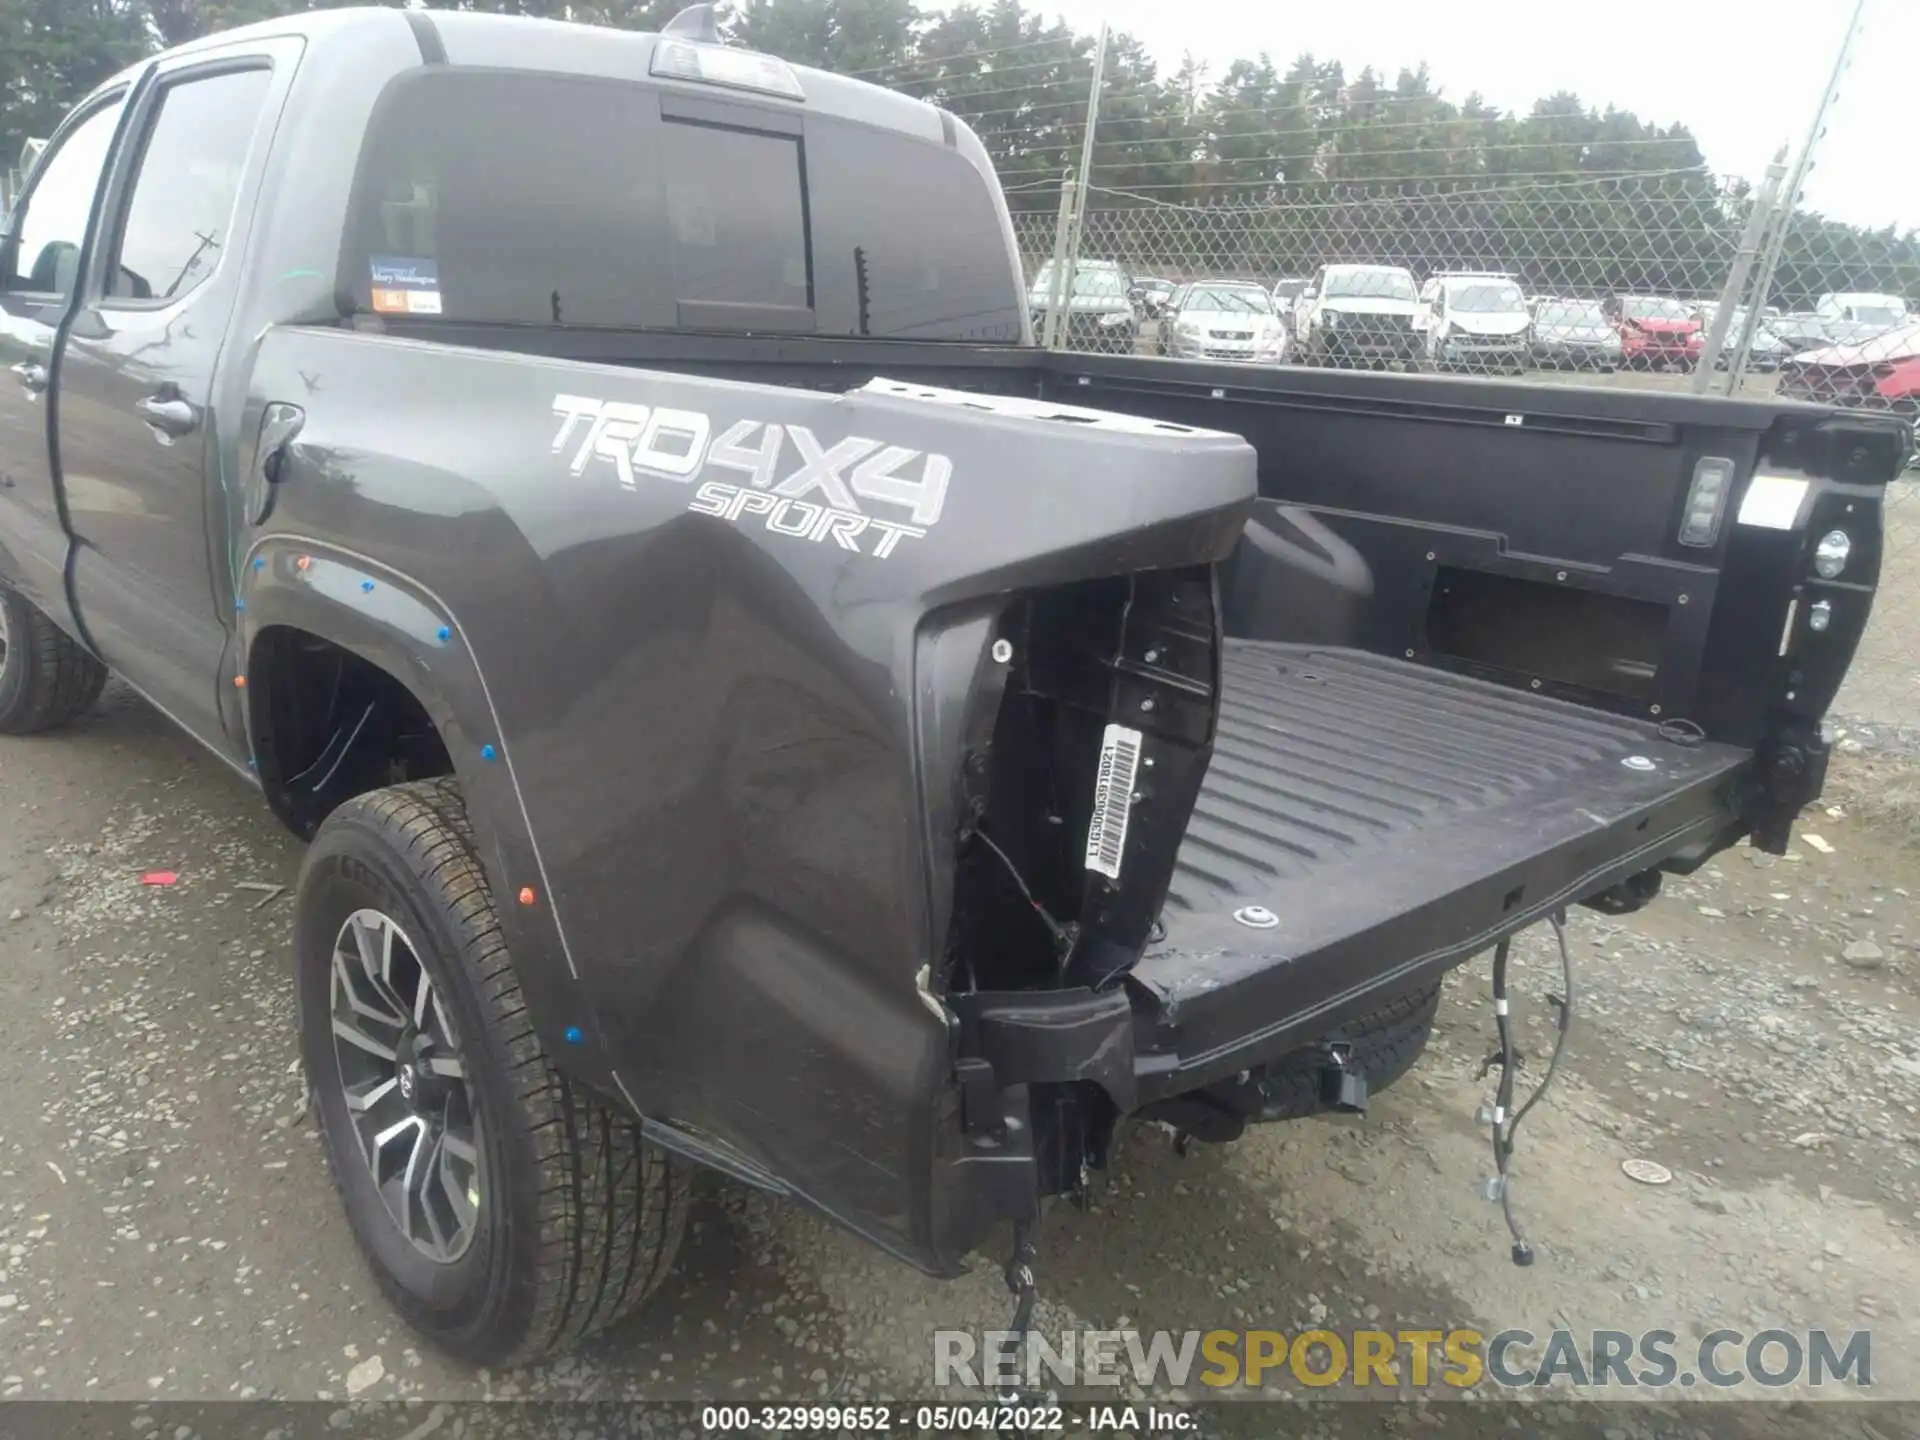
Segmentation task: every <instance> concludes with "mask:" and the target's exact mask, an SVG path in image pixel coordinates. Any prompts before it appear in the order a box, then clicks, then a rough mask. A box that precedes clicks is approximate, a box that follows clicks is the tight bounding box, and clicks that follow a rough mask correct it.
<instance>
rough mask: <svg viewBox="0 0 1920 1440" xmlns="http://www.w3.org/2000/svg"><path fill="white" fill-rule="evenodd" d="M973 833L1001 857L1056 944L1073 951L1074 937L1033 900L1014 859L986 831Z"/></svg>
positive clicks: (1001, 860)
mask: <svg viewBox="0 0 1920 1440" xmlns="http://www.w3.org/2000/svg"><path fill="white" fill-rule="evenodd" d="M973 833H974V837H975V838H976V839H977V840H979V841H980V843H981V844H982V845H985V846H986V847H987V848H988V849H989V850H991V851H992V852H993V853H994V854H996V855H998V856H999V857H1000V863H1001V864H1002V865H1004V866H1006V867H1007V874H1009V875H1011V876H1012V877H1013V883H1014V884H1015V885H1018V886H1019V887H1020V893H1021V894H1022V895H1024V896H1025V897H1026V901H1027V904H1029V905H1031V906H1032V907H1033V913H1034V914H1036V915H1038V916H1039V917H1040V923H1041V924H1043V925H1045V926H1046V927H1047V929H1048V930H1050V931H1052V932H1053V938H1054V942H1055V943H1056V944H1057V945H1059V946H1060V948H1061V949H1062V950H1063V951H1065V950H1069V949H1071V948H1072V947H1073V937H1072V936H1071V935H1069V934H1068V933H1067V931H1066V927H1065V926H1063V925H1062V924H1061V923H1060V922H1059V921H1058V920H1056V919H1054V918H1053V916H1052V915H1050V914H1048V913H1047V907H1046V906H1044V905H1042V904H1041V903H1040V902H1039V901H1038V900H1036V899H1034V898H1033V891H1031V890H1029V889H1028V888H1027V882H1026V880H1025V879H1024V878H1022V876H1021V874H1020V867H1019V866H1018V865H1015V864H1014V863H1013V860H1012V858H1011V857H1010V856H1008V854H1007V852H1006V851H1004V850H1002V849H1001V848H1000V847H999V846H998V845H996V844H994V843H993V837H992V836H991V835H989V834H987V832H986V831H984V830H976V831H974V832H973Z"/></svg>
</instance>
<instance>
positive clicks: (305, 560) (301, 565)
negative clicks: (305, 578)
mask: <svg viewBox="0 0 1920 1440" xmlns="http://www.w3.org/2000/svg"><path fill="white" fill-rule="evenodd" d="M293 563H294V568H296V569H299V570H304V569H306V568H307V567H308V566H309V565H311V564H313V557H312V556H311V555H302V556H301V557H300V558H299V559H298V560H296V561H294V562H293Z"/></svg>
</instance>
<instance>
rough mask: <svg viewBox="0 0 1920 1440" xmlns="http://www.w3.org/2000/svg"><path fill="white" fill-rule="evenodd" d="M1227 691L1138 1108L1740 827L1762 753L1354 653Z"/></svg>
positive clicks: (1311, 650)
mask: <svg viewBox="0 0 1920 1440" xmlns="http://www.w3.org/2000/svg"><path fill="white" fill-rule="evenodd" d="M1223 672H1224V673H1223V682H1224V684H1223V691H1224V697H1223V701H1222V708H1221V717H1220V727H1219V732H1218V737H1217V739H1216V742H1215V748H1214V757H1213V763H1212V765H1211V767H1210V768H1209V770H1208V773H1207V778H1206V783H1205V786H1204V788H1203V790H1202V792H1201V795H1200V800H1199V804H1198V806H1197V808H1196V810H1195V813H1194V816H1193V820H1192V822H1191V824H1190V825H1189V827H1188V830H1187V835H1186V839H1185V841H1184V843H1183V845H1182V848H1181V850H1180V856H1179V863H1178V868H1177V871H1176V873H1175V877H1174V882H1173V888H1172V892H1171V894H1170V895H1169V898H1168V902H1167V906H1166V909H1165V911H1164V912H1163V922H1164V926H1165V937H1164V939H1163V940H1161V941H1160V942H1159V943H1157V944H1155V945H1154V946H1152V947H1151V948H1149V950H1148V951H1147V953H1146V955H1145V956H1144V957H1143V958H1142V959H1141V961H1140V963H1139V964H1138V966H1136V967H1135V969H1134V971H1133V973H1132V975H1131V977H1130V979H1129V982H1128V983H1129V985H1130V986H1132V987H1133V993H1134V997H1135V999H1136V1001H1137V1002H1144V1004H1145V1007H1146V1009H1147V1010H1148V1011H1149V1012H1150V1013H1151V1014H1152V1016H1153V1017H1154V1024H1153V1025H1152V1027H1151V1028H1152V1030H1153V1032H1154V1039H1153V1041H1152V1042H1150V1043H1149V1044H1142V1045H1141V1047H1140V1048H1141V1051H1142V1052H1143V1053H1142V1054H1141V1056H1140V1059H1141V1062H1142V1063H1141V1067H1140V1068H1141V1072H1142V1079H1143V1082H1146V1080H1147V1076H1149V1075H1152V1076H1154V1077H1155V1078H1154V1079H1153V1080H1152V1081H1151V1082H1148V1083H1144V1084H1143V1092H1142V1098H1143V1099H1145V1098H1151V1097H1152V1096H1155V1095H1159V1094H1166V1093H1172V1092H1175V1091H1178V1090H1181V1089H1185V1088H1189V1087H1191V1086H1192V1085H1194V1084H1196V1083H1203V1082H1204V1081H1205V1080H1206V1079H1210V1078H1213V1077H1215V1076H1217V1075H1219V1074H1222V1073H1226V1072H1228V1071H1231V1070H1234V1069H1238V1068H1240V1067H1242V1066H1243V1065H1246V1064H1249V1063H1253V1062H1255V1061H1257V1060H1259V1059H1262V1058H1267V1057H1270V1056H1272V1055H1274V1054H1277V1053H1279V1052H1281V1051H1283V1050H1285V1049H1288V1048H1291V1047H1292V1046H1294V1045H1296V1044H1300V1043H1305V1042H1308V1041H1311V1040H1312V1039H1313V1038H1314V1037H1315V1036H1317V1035H1319V1034H1323V1033H1325V1032H1326V1031H1327V1030H1328V1029H1330V1028H1332V1027H1333V1026H1335V1025H1337V1024H1338V1023H1340V1022H1341V1020H1343V1019H1345V1018H1346V1017H1347V1016H1349V1015H1350V1014H1353V1013H1355V1012H1357V1011H1358V1010H1361V1009H1364V1008H1367V1007H1368V1005H1369V1004H1372V1003H1377V1001H1378V999H1379V997H1380V996H1381V995H1383V994H1384V993H1387V992H1390V991H1391V990H1392V989H1395V988H1404V987H1405V986H1407V985H1409V984H1412V983H1415V982H1416V981H1417V980H1419V979H1421V978H1424V977H1429V976H1431V975H1432V974H1434V973H1436V972H1438V971H1439V970H1441V969H1444V968H1446V967H1447V966H1449V965H1452V964H1455V963H1458V962H1460V961H1463V960H1465V959H1466V958H1468V957H1469V956H1470V955H1472V954H1474V953H1476V952H1477V951H1479V950H1482V949H1484V948H1486V946H1488V945H1489V944H1491V943H1492V942H1493V941H1494V940H1495V939H1496V938H1498V937H1499V936H1500V935H1503V934H1506V933H1509V932H1511V931H1513V930H1516V929H1519V928H1521V927H1522V926H1525V925H1528V924H1531V923H1533V922H1534V921H1535V920H1538V919H1539V918H1541V917H1542V916H1544V915H1546V914H1548V913H1550V912H1551V911H1553V910H1556V909H1559V908H1560V907H1562V906H1564V905H1567V904H1569V903H1571V902H1574V901H1577V900H1580V899H1582V898H1585V897H1587V896H1590V895H1593V894H1595V893H1596V892H1597V891H1599V890H1602V889H1605V888H1607V887H1608V886H1610V885H1613V884H1615V883H1617V882H1618V881H1620V880H1622V879H1624V878H1625V877H1627V876H1628V875H1631V874H1635V873H1637V872H1639V871H1642V870H1646V869H1648V868H1650V867H1653V866H1656V865H1658V864H1659V863H1661V862H1662V861H1665V860H1669V859H1671V858H1673V857H1676V856H1684V855H1685V853H1686V852H1687V851H1689V850H1690V849H1693V848H1696V847H1701V846H1705V845H1708V844H1710V843H1712V842H1715V841H1716V840H1719V841H1720V843H1724V840H1723V839H1722V838H1721V837H1723V836H1724V833H1725V832H1726V831H1727V830H1728V829H1729V828H1730V827H1734V826H1737V825H1738V824H1739V817H1740V814H1741V798H1742V796H1741V791H1742V785H1743V781H1744V777H1745V776H1746V774H1747V772H1748V771H1749V769H1750V767H1751V764H1752V755H1751V752H1749V751H1747V750H1744V749H1739V748H1736V747H1734V746H1729V745H1720V744H1715V743H1712V742H1703V741H1699V740H1698V739H1693V740H1691V743H1689V742H1688V737H1687V734H1686V732H1684V731H1682V730H1679V729H1663V727H1662V726H1661V725H1659V724H1658V723H1655V722H1649V721H1641V720H1637V719H1632V718H1627V717H1622V716H1614V715H1607V714H1603V713H1600V712H1596V711H1592V710H1586V709H1583V708H1581V707H1578V706H1575V705H1571V704H1567V703H1564V702H1561V701H1557V700H1553V699H1549V698H1546V697H1543V696H1538V695H1533V694H1525V693H1520V692H1516V691H1513V690H1510V689H1507V688H1505V687H1501V686H1496V685H1492V684H1489V683H1486V682H1483V681H1479V680H1474V679H1471V678H1468V677H1464V676H1460V675H1454V674H1450V673H1447V672H1445V671H1439V670H1433V669H1429V668H1427V667H1424V666H1419V665H1414V664H1409V663H1407V662H1405V661H1400V660H1392V659H1388V658H1385V657H1383V656H1378V655H1372V654H1368V653H1365V652H1362V651H1357V650H1346V649H1334V648H1326V647H1316V646H1308V645H1287V644H1277V643H1263V642H1258V641H1229V642H1228V644H1227V651H1226V657H1225V662H1224V666H1223ZM1260 912H1264V914H1263V913H1260ZM1250 921H1251V922H1252V923H1249V922H1250ZM1148 1051H1152V1052H1155V1053H1153V1054H1148V1053H1144V1052H1148Z"/></svg>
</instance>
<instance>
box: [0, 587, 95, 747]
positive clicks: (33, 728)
mask: <svg viewBox="0 0 1920 1440" xmlns="http://www.w3.org/2000/svg"><path fill="white" fill-rule="evenodd" d="M106 683H107V667H106V666H104V665H102V664H101V663H100V662H99V661H98V660H96V659H94V658H93V656H92V655H90V654H88V653H87V652H86V650H84V649H83V648H81V646H80V644H79V642H78V641H76V640H74V639H73V637H71V636H70V635H68V634H67V632H66V631H64V630H62V629H61V628H60V627H59V626H58V625H55V624H54V623H53V622H52V621H51V620H49V619H47V617H46V616H44V615H42V614H41V613H40V612H39V611H38V610H36V609H34V607H33V606H32V605H31V604H29V603H28V602H27V601H26V600H25V599H24V598H22V597H21V596H19V595H17V594H15V593H14V592H13V591H11V590H4V589H0V735H32V734H36V733H38V732H39V731H42V730H52V729H54V728H55V727H56V726H60V725H64V724H66V723H67V722H68V721H69V720H71V719H73V718H74V717H75V716H77V715H79V714H81V713H82V712H83V711H85V710H86V709H87V708H88V707H89V706H91V705H92V704H93V702H94V701H95V700H98V699H99V698H100V690H101V687H102V686H104V685H105V684H106Z"/></svg>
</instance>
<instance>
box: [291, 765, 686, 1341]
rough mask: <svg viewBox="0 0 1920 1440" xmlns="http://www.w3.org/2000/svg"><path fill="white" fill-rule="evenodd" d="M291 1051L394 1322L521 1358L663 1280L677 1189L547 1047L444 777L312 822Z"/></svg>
mask: <svg viewBox="0 0 1920 1440" xmlns="http://www.w3.org/2000/svg"><path fill="white" fill-rule="evenodd" d="M295 954H296V964H297V967H298V975H297V982H298V988H297V994H298V1004H299V1014H300V1044H301V1053H302V1057H303V1059H304V1061H305V1065H306V1072H307V1080H308V1084H309V1086H310V1087H311V1089H312V1092H313V1097H314V1106H315V1110H316V1113H317V1116H318V1120H319V1124H320V1129H321V1133H322V1135H323V1137H324V1139H325V1142H326V1148H327V1155H328V1159H329V1161H330V1162H331V1164H332V1168H333V1176H334V1181H335V1184H336V1185H337V1186H338V1187H339V1190H340V1195H341V1198H342V1201H343V1203H344V1205H345V1208H346V1212H347V1220H348V1223H349V1224H350V1225H351V1227H352V1229H353V1234H354V1239H355V1240H356V1241H357V1242H358V1243H359V1245H360V1248H361V1250H362V1252H363V1253H364V1254H365V1256H366V1258H367V1261H368V1263H369V1265H370V1266H371V1267H372V1270H373V1273H374V1278H375V1280H376V1281H377V1282H378V1284H379V1285H380V1288H381V1289H382V1290H383V1291H384V1292H385V1293H386V1296H387V1298H388V1300H389V1301H390V1302H391V1303H392V1304H393V1306H394V1308H395V1309H397V1310H398V1311H399V1312H400V1314H401V1315H402V1317H403V1318H405V1319H406V1321H407V1322H408V1323H409V1324H410V1325H412V1326H413V1327H414V1328H415V1329H417V1330H419V1331H420V1332H422V1333H423V1334H424V1335H426V1336H427V1337H428V1338H429V1339H431V1340H433V1341H435V1342H436V1343H438V1344H439V1345H441V1346H443V1347H445V1348H446V1349H447V1350H449V1351H451V1352H453V1353H454V1354H456V1355H459V1356H460V1357H462V1358H463V1359H466V1360H468V1361H471V1362H473V1363H475V1364H487V1365H497V1364H506V1365H512V1364H521V1363H525V1362H528V1361H531V1360H536V1359H539V1358H540V1357H541V1356H544V1355H548V1354H552V1353H554V1352H557V1351H559V1350H562V1349H565V1348H567V1347H568V1346H570V1345H572V1344H573V1343H574V1342H576V1341H578V1340H580V1339H583V1338H584V1337H586V1336H587V1335H590V1334H592V1333H593V1332H594V1331H596V1330H598V1329H601V1328H602V1327H604V1326H605V1325H607V1324H609V1323H611V1322H613V1321H615V1320H617V1319H619V1318H621V1317H622V1316H624V1315H626V1314H627V1313H629V1312H630V1311H632V1310H633V1309H634V1308H635V1307H636V1306H637V1305H638V1304H639V1303H640V1301H641V1300H642V1299H643V1298H644V1297H645V1296H646V1295H647V1293H648V1292H649V1291H651V1290H652V1289H653V1288H654V1287H655V1286H657V1285H658V1284H659V1282H660V1281H661V1280H662V1279H663V1278H664V1277H665V1275H666V1272H667V1268H668V1266H669V1265H670V1264H671V1263H672V1260H673V1255H674V1251H675V1250H676V1248H677V1247H678V1245H679V1241H680V1236H681V1232H682V1229H683V1228H684V1225H685V1218H686V1185H685V1177H684V1175H683V1174H682V1173H681V1172H680V1170H679V1168H678V1167H677V1166H676V1165H675V1164H674V1163H673V1162H671V1161H670V1160H669V1159H668V1158H667V1157H666V1156H665V1155H663V1154H660V1153H658V1152H655V1151H653V1150H651V1149H646V1148H643V1147H642V1145H641V1143H640V1135H639V1131H638V1129H637V1127H636V1126H635V1125H634V1124H633V1122H632V1121H631V1119H630V1118H629V1117H627V1116H626V1115H624V1114H622V1113H620V1112H618V1111H617V1110H615V1109H614V1108H613V1107H611V1106H609V1105H607V1104H606V1103H605V1102H603V1101H602V1100H600V1099H599V1098H598V1097H597V1096H595V1095H593V1094H591V1093H589V1092H587V1091H586V1090H585V1089H583V1088H582V1087H581V1086H579V1085H578V1084H576V1083H575V1082H573V1081H571V1080H569V1079H568V1078H567V1077H565V1076H563V1075H562V1074H561V1073H560V1072H559V1071H557V1070H556V1069H555V1068H554V1067H553V1065H552V1064H551V1063H550V1061H549V1060H548V1058H547V1056H546V1054H545V1052H544V1050H543V1049H542V1048H541V1045H540V1041H539V1039H538V1037H537V1036H536V1035H535V1034H534V1031H533V1027H532V1025H531V1023H530V1022H529V1020H528V1017H527V1011H526V1006H525V1004H524V1003H523V1002H522V1000H521V996H520V985H519V981H518V979H517V978H516V976H515V973H514V967H513V962H512V960H511V959H510V958H509V957H508V955H507V949H506V943H505V941H504V940H503V938H502V937H501V933H500V927H499V923H498V921H497V920H496V918H495V914H494V907H493V898H492V894H491V892H490V890H489V888H488V885H487V880H486V876H485V874H484V873H483V871H482V870H481V867H480V863H479V859H478V857H477V855H476V854H475V851H474V847H473V841H472V838H471V833H470V831H469V830H468V828H467V821H466V811H465V808H464V806H463V805H462V803H461V799H460V793H459V790H458V787H457V786H456V785H455V783H454V782H453V781H451V780H446V779H442V780H428V781H421V782H417V783H414V784H409V785H401V786H396V787H394V788H391V789H386V790H376V791H373V792H371V793H369V794H366V795H361V796H359V797H357V798H355V799H352V800H349V801H348V802H346V804H344V805H342V806H341V807H340V808H339V809H337V810H336V811H334V813H333V814H332V815H330V816H329V817H328V818H327V820H326V822H325V823H324V824H323V825H322V826H321V827H320V831H319V833H318V834H317V835H316V836H315V838H314V842H313V845H312V847H311V848H310V850H309V851H308V854H307V859H306V864H305V865H304V867H303V868H302V870H301V875H300V887H299V894H298V900H297V906H296V915H295Z"/></svg>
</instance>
